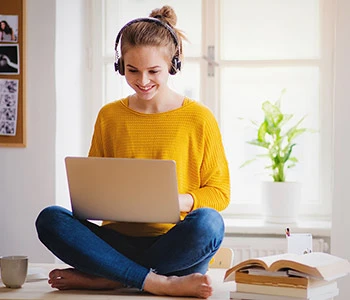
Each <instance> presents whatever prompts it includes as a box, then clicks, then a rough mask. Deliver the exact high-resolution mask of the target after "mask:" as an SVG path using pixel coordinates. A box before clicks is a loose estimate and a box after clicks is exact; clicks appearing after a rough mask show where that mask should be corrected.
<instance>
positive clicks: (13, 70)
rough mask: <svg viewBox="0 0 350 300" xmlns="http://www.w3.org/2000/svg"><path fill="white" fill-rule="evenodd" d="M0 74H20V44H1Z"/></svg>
mask: <svg viewBox="0 0 350 300" xmlns="http://www.w3.org/2000/svg"><path fill="white" fill-rule="evenodd" d="M0 74H19V51H18V44H16V45H9V44H0Z"/></svg>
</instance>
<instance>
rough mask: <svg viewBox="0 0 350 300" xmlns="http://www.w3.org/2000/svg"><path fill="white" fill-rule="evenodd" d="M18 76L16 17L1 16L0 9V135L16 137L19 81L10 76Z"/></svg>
mask: <svg viewBox="0 0 350 300" xmlns="http://www.w3.org/2000/svg"><path fill="white" fill-rule="evenodd" d="M18 74H20V64H19V47H18V16H14V15H5V14H1V8H0V76H1V78H0V135H8V136H15V135H16V124H17V113H18V84H19V81H18V80H17V79H13V78H11V75H18ZM3 75H5V76H3Z"/></svg>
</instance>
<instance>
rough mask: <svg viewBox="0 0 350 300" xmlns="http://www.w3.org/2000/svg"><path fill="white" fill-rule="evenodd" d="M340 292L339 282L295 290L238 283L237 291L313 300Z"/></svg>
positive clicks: (292, 288)
mask: <svg viewBox="0 0 350 300" xmlns="http://www.w3.org/2000/svg"><path fill="white" fill-rule="evenodd" d="M337 290H338V286H337V282H336V281H332V282H329V283H327V284H325V285H321V286H316V287H310V288H306V289H305V288H294V287H280V286H267V285H257V284H248V283H237V284H236V291H237V292H244V293H255V294H264V295H275V296H289V297H299V298H306V299H308V298H312V297H316V296H320V295H323V294H330V293H333V292H335V291H337Z"/></svg>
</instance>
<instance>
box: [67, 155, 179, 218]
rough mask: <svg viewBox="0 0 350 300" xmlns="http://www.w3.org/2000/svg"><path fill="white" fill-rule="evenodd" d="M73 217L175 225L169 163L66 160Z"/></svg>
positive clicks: (176, 203) (174, 186) (172, 175)
mask: <svg viewBox="0 0 350 300" xmlns="http://www.w3.org/2000/svg"><path fill="white" fill-rule="evenodd" d="M65 165H66V172H67V180H68V188H69V194H70V200H71V205H72V211H73V214H74V215H75V216H76V217H78V218H79V219H89V220H105V221H121V222H124V221H125V222H150V223H177V222H178V221H180V208H179V200H178V187H177V177H176V163H175V161H173V160H161V159H136V158H105V157H66V158H65Z"/></svg>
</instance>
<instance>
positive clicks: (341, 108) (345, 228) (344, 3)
mask: <svg viewBox="0 0 350 300" xmlns="http://www.w3.org/2000/svg"><path fill="white" fill-rule="evenodd" d="M337 4H338V8H337V24H336V53H335V99H334V100H335V102H334V103H335V106H334V113H335V118H334V129H335V131H334V132H335V137H334V156H335V157H334V197H333V218H332V239H331V242H332V244H331V249H332V253H333V254H335V255H338V256H341V257H344V258H347V259H348V260H350V235H349V229H350V218H349V213H350V193H349V184H350V181H349V178H350V177H349V171H350V123H349V114H350V55H349V54H350V1H349V0H337ZM339 286H340V296H339V297H337V298H336V299H337V300H348V299H349V295H350V276H347V277H345V278H343V279H341V280H340V281H339Z"/></svg>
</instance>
